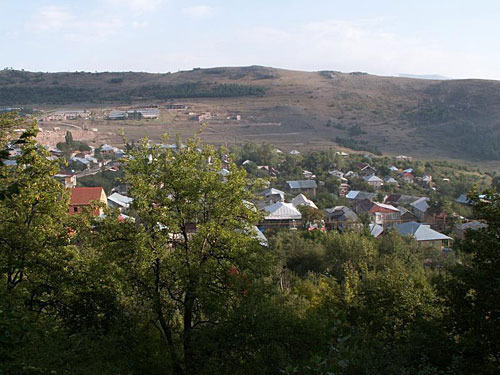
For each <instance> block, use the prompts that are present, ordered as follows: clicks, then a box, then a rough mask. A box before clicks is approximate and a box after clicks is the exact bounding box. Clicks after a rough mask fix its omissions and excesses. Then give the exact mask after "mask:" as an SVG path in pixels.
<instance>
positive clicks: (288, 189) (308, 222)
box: [3, 110, 485, 252]
mask: <svg viewBox="0 0 500 375" xmlns="http://www.w3.org/2000/svg"><path fill="white" fill-rule="evenodd" d="M137 113H142V116H144V113H146V116H147V115H148V114H150V113H152V112H151V110H147V112H144V113H143V112H141V111H140V110H134V111H133V114H134V116H135V115H136V114H137ZM83 114H84V112H75V113H74V115H75V116H77V115H83ZM109 115H110V116H118V115H120V116H128V115H130V111H128V112H127V111H124V112H120V113H119V114H117V113H116V111H115V112H110V114H109ZM64 116H65V118H67V116H68V113H66V114H64ZM50 121H57V120H50ZM161 147H162V148H169V149H171V150H174V152H175V150H176V148H177V147H178V145H177V144H162V145H161ZM251 147H252V146H248V147H246V148H247V149H248V148H251ZM253 147H254V148H255V150H253V152H248V150H246V149H245V147H243V148H240V149H238V148H234V149H232V150H231V151H232V154H231V155H233V156H230V154H229V153H228V154H227V155H226V159H225V162H226V163H227V166H228V165H229V164H230V163H231V161H236V162H237V163H238V165H239V166H240V167H241V168H244V169H246V171H247V173H248V175H249V177H250V178H251V179H252V180H256V181H257V180H258V181H260V182H261V183H262V184H263V187H264V189H263V190H259V191H255V192H254V193H255V196H256V200H255V201H253V202H250V203H249V204H252V205H253V206H254V207H255V208H256V209H258V210H259V211H260V212H261V213H262V220H261V222H260V223H259V224H258V226H257V227H256V228H254V229H255V235H256V236H257V237H258V238H259V239H260V240H261V241H262V243H263V244H266V243H267V238H266V236H267V235H268V234H271V233H274V232H276V231H278V230H292V231H296V230H305V231H319V232H324V231H332V230H334V231H338V232H345V231H358V232H363V231H366V233H368V234H370V235H371V236H373V237H375V238H380V237H383V236H384V235H385V234H386V233H389V232H390V231H396V232H397V233H399V234H400V235H401V236H403V237H406V236H409V237H412V238H413V239H415V240H416V241H417V242H418V243H419V244H421V245H422V246H426V247H432V248H434V249H438V250H443V251H445V252H446V251H450V249H451V245H452V241H453V240H454V239H455V238H458V239H462V238H463V237H464V234H465V231H466V230H467V229H472V230H474V229H479V228H483V227H484V225H485V224H484V223H482V222H480V221H475V220H473V219H472V218H471V217H466V216H462V215H460V214H459V213H457V212H455V211H456V210H455V211H454V210H453V209H451V208H450V207H447V208H446V207H445V206H446V205H445V204H443V202H442V198H440V199H441V202H437V201H436V199H435V197H436V195H437V193H439V191H438V189H446V186H447V185H450V184H452V182H451V181H450V178H447V177H442V176H440V178H439V179H435V178H434V177H433V176H432V175H431V174H430V173H428V172H426V171H425V168H422V163H421V162H418V161H417V162H415V161H414V160H413V159H412V158H411V157H409V156H404V155H399V156H396V157H392V158H389V157H376V156H374V155H372V154H359V153H347V152H345V151H333V150H330V151H329V152H326V151H325V152H322V153H319V154H318V153H317V152H316V153H315V152H312V153H305V154H303V153H302V152H300V151H298V150H295V149H292V150H290V151H288V152H285V151H282V150H280V149H277V148H272V147H271V146H270V145H262V146H253ZM259 147H260V148H259ZM45 148H46V149H47V150H48V152H49V153H50V155H51V156H50V158H52V159H53V160H57V159H60V160H66V164H65V165H66V166H65V167H64V168H61V170H60V171H59V173H57V174H56V175H55V176H54V178H56V179H57V180H59V181H60V182H61V183H62V184H63V185H64V186H65V187H66V188H68V189H71V201H70V206H69V211H68V213H69V214H70V215H73V214H79V213H81V212H83V211H84V210H85V209H88V208H90V207H92V205H93V203H94V202H100V204H101V205H102V206H101V208H100V209H97V210H94V211H93V214H94V215H102V214H103V209H102V208H103V207H104V206H108V207H110V208H116V209H118V210H119V212H120V218H121V219H123V220H125V219H131V220H134V218H133V211H132V210H131V204H132V202H133V197H130V196H129V195H128V186H127V185H124V184H122V183H119V178H115V176H116V177H119V176H120V173H121V172H120V169H121V161H122V160H123V158H125V157H126V151H125V150H124V149H121V148H118V147H115V146H112V145H110V144H102V145H100V146H99V147H94V146H89V145H88V144H87V143H85V142H83V141H76V140H73V136H72V132H71V131H67V132H66V135H65V141H64V142H59V143H57V146H50V145H46V146H45ZM246 151H247V152H246ZM20 153H21V148H20V147H16V146H14V145H11V146H10V148H9V159H6V160H3V163H4V164H5V165H15V163H16V161H15V158H16V156H18V155H19V154H20ZM248 155H254V159H255V160H251V159H250V158H245V157H246V156H248ZM263 155H266V157H267V159H268V161H269V163H268V164H271V165H259V164H258V162H259V161H262V160H263ZM318 155H319V156H318ZM231 157H233V159H231ZM250 157H251V156H250ZM314 157H316V158H317V157H322V158H323V159H325V158H326V160H322V163H321V165H319V164H318V163H316V165H314V163H313V165H312V166H313V167H314V168H309V169H311V170H306V169H303V168H302V167H304V166H307V165H310V164H308V160H309V159H311V158H314ZM243 158H245V159H244V160H243ZM291 165H293V169H291V168H290V167H291ZM414 165H416V166H414ZM427 165H428V164H427ZM412 166H414V167H412ZM228 168H229V167H228ZM228 173H230V172H229V170H228V169H225V168H223V169H222V170H221V171H220V172H219V174H220V178H222V179H224V178H225V176H227V174H228ZM103 175H105V176H106V177H105V179H107V184H106V186H105V187H104V186H99V182H100V181H102V176H103ZM96 176H101V177H100V178H97V179H96V178H95V177H96ZM440 187H442V188H440ZM106 193H108V194H106ZM466 193H467V190H464V191H460V194H459V195H456V194H455V195H456V196H455V197H453V198H454V201H453V202H452V203H453V206H454V207H459V208H461V209H460V210H459V211H461V212H466V213H470V212H471V210H470V207H469V206H470V204H469V202H468V200H467V197H466V196H465V194H466ZM452 194H453V193H452ZM468 216H469V215H468ZM193 224H194V223H193Z"/></svg>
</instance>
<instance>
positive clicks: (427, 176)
mask: <svg viewBox="0 0 500 375" xmlns="http://www.w3.org/2000/svg"><path fill="white" fill-rule="evenodd" d="M422 184H424V185H425V186H432V185H434V182H433V181H432V176H431V175H430V174H427V173H424V175H423V176H422Z"/></svg>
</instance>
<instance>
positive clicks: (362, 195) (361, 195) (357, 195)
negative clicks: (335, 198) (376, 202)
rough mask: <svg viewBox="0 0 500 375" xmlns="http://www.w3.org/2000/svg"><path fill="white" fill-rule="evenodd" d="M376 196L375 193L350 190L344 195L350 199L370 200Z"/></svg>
mask: <svg viewBox="0 0 500 375" xmlns="http://www.w3.org/2000/svg"><path fill="white" fill-rule="evenodd" d="M376 196H377V194H375V193H369V192H367V191H359V190H351V191H349V193H347V195H346V196H345V197H346V198H347V199H349V200H351V201H362V200H364V199H368V200H372V199H374V198H375V197H376Z"/></svg>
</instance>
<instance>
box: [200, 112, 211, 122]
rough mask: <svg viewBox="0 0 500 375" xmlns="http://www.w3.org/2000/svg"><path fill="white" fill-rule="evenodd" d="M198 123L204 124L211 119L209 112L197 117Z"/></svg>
mask: <svg viewBox="0 0 500 375" xmlns="http://www.w3.org/2000/svg"><path fill="white" fill-rule="evenodd" d="M197 119H198V121H199V122H204V121H208V120H211V119H212V114H211V113H210V112H205V113H202V114H201V115H199V116H198V117H197Z"/></svg>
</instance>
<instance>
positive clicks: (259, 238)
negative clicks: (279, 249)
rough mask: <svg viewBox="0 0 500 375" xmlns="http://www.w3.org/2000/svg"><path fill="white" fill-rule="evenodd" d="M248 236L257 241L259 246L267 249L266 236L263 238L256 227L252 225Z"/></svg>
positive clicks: (262, 234)
mask: <svg viewBox="0 0 500 375" xmlns="http://www.w3.org/2000/svg"><path fill="white" fill-rule="evenodd" d="M250 235H251V236H252V238H254V239H256V240H257V241H259V243H260V244H261V246H264V247H269V244H268V241H267V238H266V236H264V233H262V232H261V231H260V229H259V228H258V227H257V226H256V225H254V226H253V227H252V229H251V230H250Z"/></svg>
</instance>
